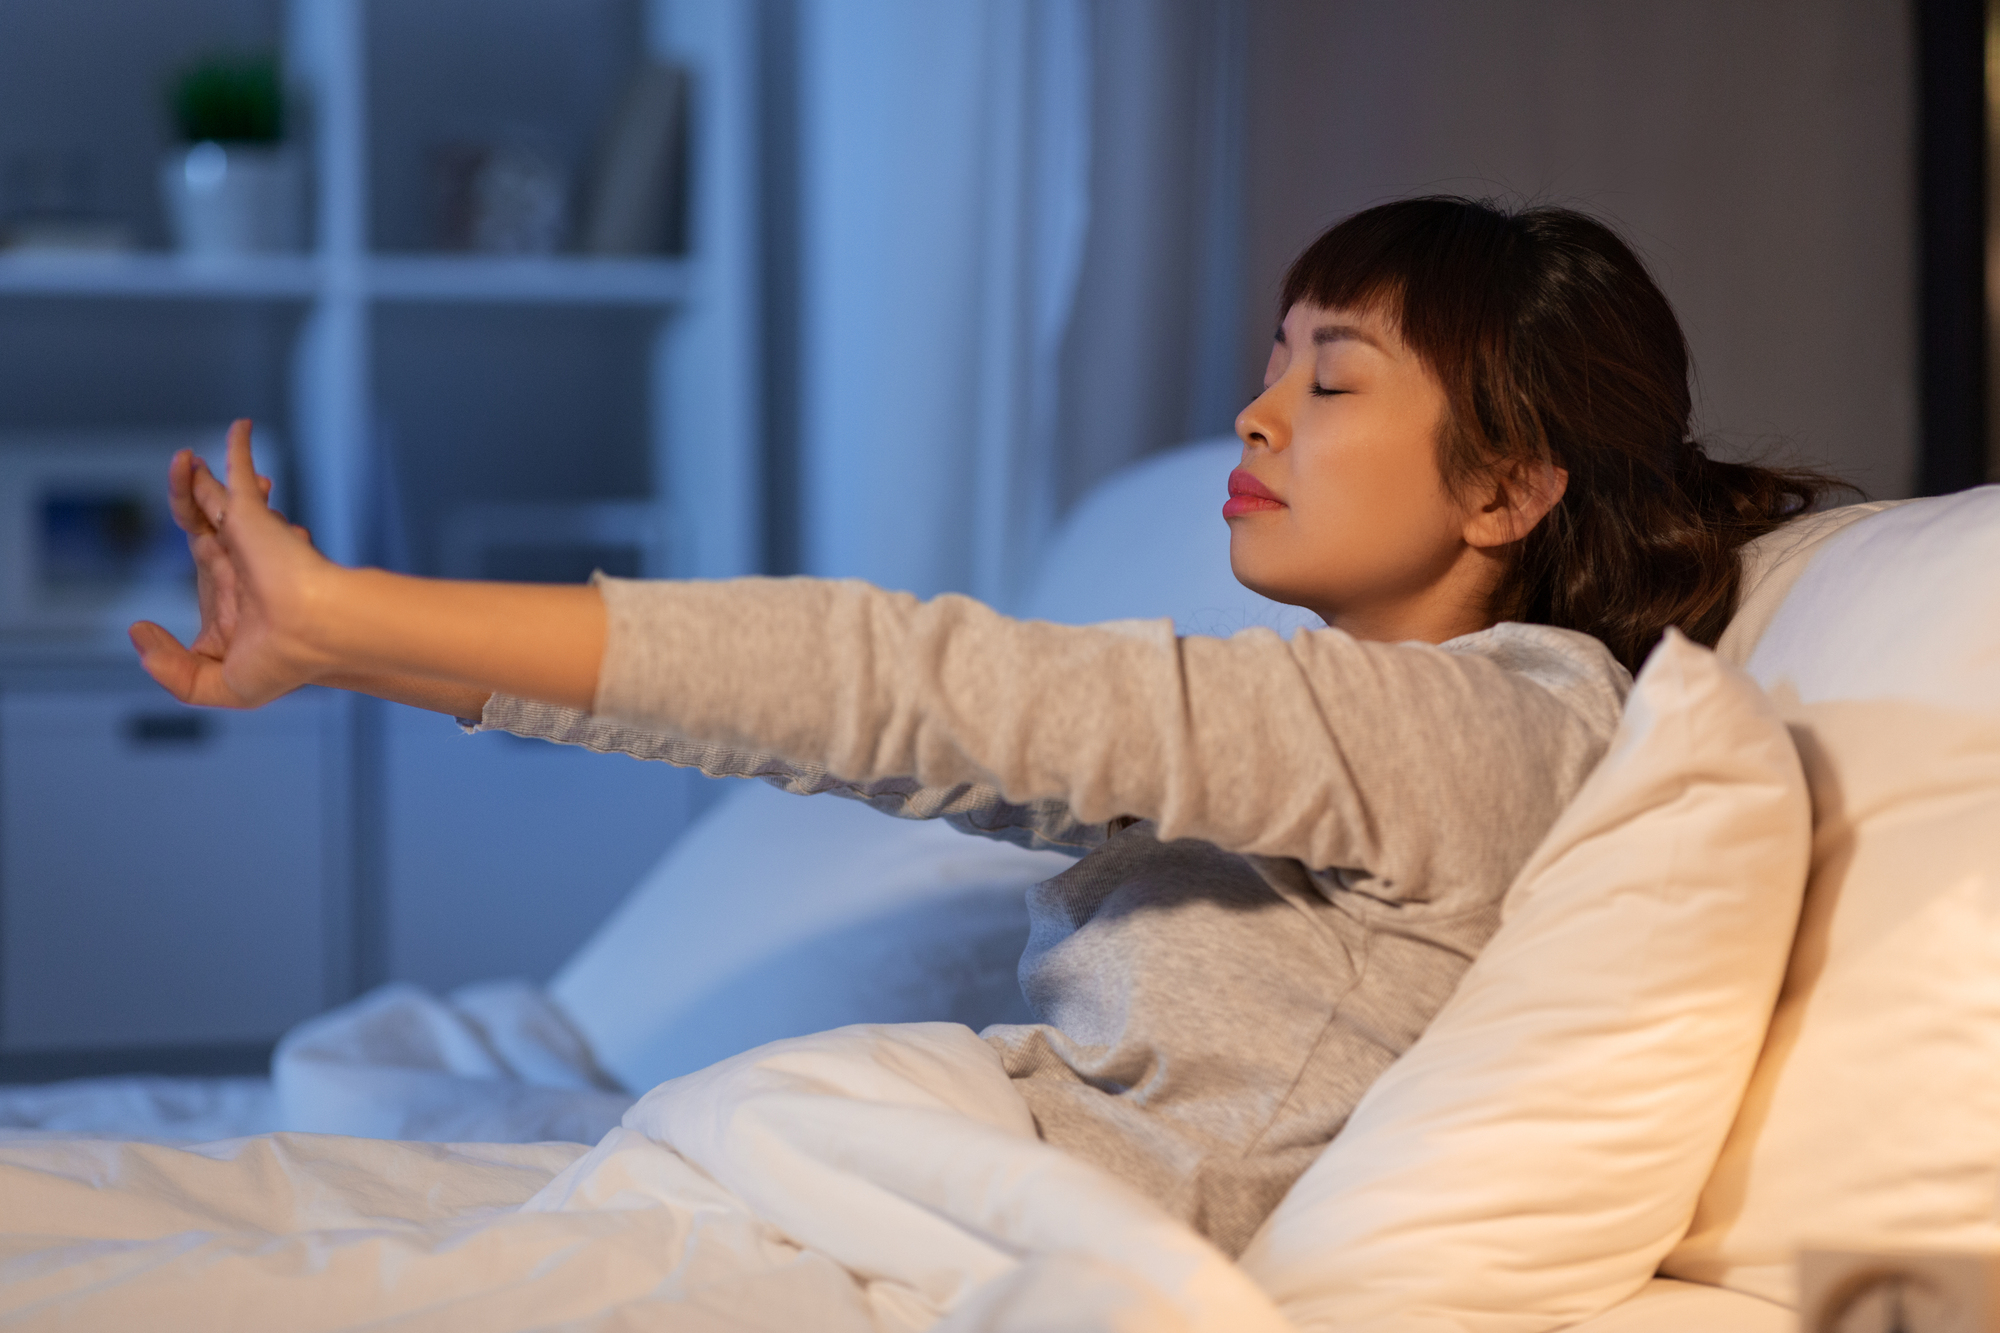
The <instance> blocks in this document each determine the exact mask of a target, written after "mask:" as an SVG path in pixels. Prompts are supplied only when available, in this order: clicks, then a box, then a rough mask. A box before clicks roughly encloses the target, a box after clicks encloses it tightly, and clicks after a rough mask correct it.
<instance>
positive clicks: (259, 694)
mask: <svg viewBox="0 0 2000 1333" xmlns="http://www.w3.org/2000/svg"><path fill="white" fill-rule="evenodd" d="M228 475H229V483H228V485H227V486H225V485H223V484H222V483H221V482H219V481H217V480H216V479H215V476H214V474H213V473H211V472H210V471H209V470H208V467H207V465H206V464H204V463H203V462H202V461H201V460H200V459H198V458H196V457H195V456H194V455H193V454H192V453H191V452H189V451H187V450H182V451H181V452H180V453H179V454H177V455H175V457H174V461H173V464H172V466H171V468H170V469H169V472H168V495H169V498H170V500H171V502H172V507H173V514H174V521H175V522H176V523H178V524H179V525H180V526H181V528H182V529H183V530H184V531H185V532H186V533H187V534H188V549H189V551H190V553H191V554H192V555H193V557H194V562H195V585H196V593H197V596H198V599H199V602H200V607H201V630H200V632H199V633H198V634H196V636H195V638H194V641H193V643H192V644H191V645H189V646H187V647H182V646H181V643H180V641H179V640H177V639H175V638H174V636H173V635H172V634H170V633H168V632H167V631H166V630H165V629H164V628H162V627H161V626H159V625H156V624H153V623H152V622H150V621H141V622H139V623H138V624H136V625H134V626H132V629H131V638H132V645H133V647H135V648H136V649H138V651H139V660H140V663H141V664H142V665H143V666H144V667H145V668H146V671H147V672H148V673H149V674H150V675H151V676H152V677H153V679H155V680H157V681H159V682H160V684H161V685H163V686H164V687H166V689H167V691H168V692H169V693H170V694H172V695H173V696H174V697H175V698H177V699H179V700H181V701H182V702H183V703H190V704H200V705H205V706H209V707H219V708H255V707H257V706H258V705H260V704H264V703H268V702H270V701H271V700H272V699H275V698H277V697H278V696H279V695H282V694H286V693H289V692H290V691H292V690H294V689H296V688H298V687H299V686H300V685H304V684H306V683H308V682H310V681H311V680H313V679H314V677H315V675H316V674H317V673H318V672H319V671H321V670H323V669H324V668H326V667H327V666H328V665H329V664H330V663H329V659H328V657H327V655H326V654H325V653H324V652H323V651H322V650H320V649H318V648H317V647H316V646H315V644H314V643H313V636H312V633H311V630H312V628H313V617H314V613H315V611H316V610H318V609H319V607H320V605H321V604H323V603H324V602H325V601H326V600H327V596H328V594H329V593H330V592H331V588H332V585H333V583H334V581H335V580H336V579H337V578H338V576H339V575H340V574H342V573H343V572H344V571H342V570H341V569H340V568H339V567H338V566H336V565H334V564H332V563H331V562H330V561H328V560H326V559H325V558H324V557H322V556H321V555H320V554H319V553H318V552H317V551H315V550H314V549H313V547H312V542H311V540H310V539H309V538H308V537H307V535H306V532H305V529H303V528H299V527H295V526H293V525H291V524H288V523H287V522H286V521H285V520H284V517H283V516H282V515H280V514H278V513H276V512H275V511H273V510H272V509H271V507H270V505H269V497H270V493H271V483H270V481H269V479H268V478H265V477H260V476H258V475H257V471H256V468H255V466H254V465H253V463H252V462H251V456H250V423H249V422H248V421H238V422H236V423H235V424H234V425H232V426H231V427H230V428H229V455H228Z"/></svg>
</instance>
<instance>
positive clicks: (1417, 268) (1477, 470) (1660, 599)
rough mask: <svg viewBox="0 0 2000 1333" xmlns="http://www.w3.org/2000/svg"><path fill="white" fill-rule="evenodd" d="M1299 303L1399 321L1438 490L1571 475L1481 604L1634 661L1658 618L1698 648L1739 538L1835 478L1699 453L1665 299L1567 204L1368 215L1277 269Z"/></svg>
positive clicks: (1727, 600)
mask: <svg viewBox="0 0 2000 1333" xmlns="http://www.w3.org/2000/svg"><path fill="white" fill-rule="evenodd" d="M1300 301H1306V302H1310V303H1312V304H1315V305H1321V306H1328V307H1343V306H1344V307H1348V308H1351V309H1352V308H1371V307H1372V308H1376V309H1380V310H1382V311H1383V312H1384V313H1385V314H1388V315H1391V316H1393V317H1394V318H1395V319H1396V321H1397V323H1398V325H1399V326H1400V329H1401V333H1402V337H1403V341H1404V342H1405V343H1406V344H1408V346H1409V347H1410V349H1411V350H1412V351H1413V352H1415V353H1416V355H1417V356H1418V357H1419V358H1420V359H1421V360H1422V361H1423V362H1424V364H1425V365H1426V366H1427V367H1428V368H1429V369H1430V370H1431V372H1432V373H1433V374H1435V375H1436V376H1437V378H1438V380H1439V382H1440V383H1441V384H1442V385H1443V387H1444V393H1445V401H1446V409H1445V420H1444V423H1443V425H1442V427H1441V429H1440V431H1439V439H1438V467H1439V471H1440V472H1441V473H1442V474H1443V477H1444V481H1445V485H1446V488H1447V490H1448V491H1449V492H1450V493H1451V494H1452V495H1453V496H1454V497H1458V498H1463V497H1464V495H1465V493H1466V491H1467V490H1468V489H1469V488H1470V487H1472V486H1474V485H1477V484H1479V483H1481V482H1482V481H1488V480H1492V479H1496V478H1498V479H1504V477H1505V475H1506V468H1507V465H1508V464H1509V463H1510V462H1518V461H1528V460H1533V461H1542V462H1549V463H1553V464H1555V465H1556V466H1558V467H1561V468H1564V469H1566V470H1567V471H1568V473H1569V489H1568V490H1567V491H1566V492H1565V493H1564V495H1563V497H1562V499H1561V501H1559V502H1558V503H1557V504H1556V506H1555V508H1553V509H1552V510H1550V511H1549V514H1548V516H1547V517H1545V518H1544V519H1543V520H1542V521H1541V523H1539V524H1538V525H1537V526H1536V527H1535V529H1534V531H1533V532H1531V533H1529V534H1528V536H1526V537H1525V538H1523V539H1522V540H1521V541H1520V543H1519V544H1518V546H1519V549H1518V550H1517V551H1516V553H1515V557H1514V559H1513V560H1512V561H1511V562H1510V564H1509V567H1508V570H1507V573H1506V574H1505V575H1504V576H1503V577H1502V579H1501V583H1500V586H1499V587H1498V589H1497V590H1496V591H1495V594H1494V599H1493V605H1492V606H1491V608H1490V610H1491V613H1492V614H1493V615H1495V616H1496V617H1497V618H1499V619H1504V620H1525V621H1532V622H1536V623H1540V624H1546V625H1558V626H1562V627H1564V628H1567V629H1576V630H1582V631H1583V632H1584V633H1586V634H1592V635H1595V636H1596V637H1597V638H1599V639H1601V640H1603V642H1604V643H1605V644H1606V645H1607V646H1609V647H1610V649H1611V651H1612V653H1613V654H1614V655H1616V656H1617V658H1618V660H1619V661H1621V662H1623V663H1625V665H1626V666H1628V667H1631V668H1632V669H1634V670H1636V669H1637V668H1638V665H1639V663H1640V662H1641V661H1642V660H1643V659H1644V658H1645V655H1646V654H1647V653H1648V652H1650V651H1651V650H1652V647H1653V645H1654V644H1655V643H1656V642H1658V640H1659V637H1660V635H1661V634H1662V633H1663V632H1664V631H1665V629H1666V627H1667V626H1669V625H1673V626H1677V627H1678V628H1679V629H1680V630H1681V631H1682V632H1683V633H1684V634H1686V635H1687V636H1688V637H1689V638H1691V639H1694V640H1696V641H1698V642H1700V643H1705V644H1710V645H1713V644H1714V643H1715V641H1716V638H1717V637H1718V636H1719V635H1720V634H1721V633H1722V630H1723V627H1724V626H1725V625H1726V624H1728V622H1729V617H1730V615H1731V613H1732V612H1733V610H1734V608H1735V604H1736V592H1737V582H1738V578H1739V570H1738V563H1737V554H1736V552H1737V548H1738V547H1740V546H1741V545H1743V543H1744V542H1746V541H1749V540H1750V539H1751V538H1753V537H1757V536H1760V535H1761V534H1763V533H1766V532H1769V531H1770V530H1771V529H1773V528H1775V527H1777V526H1778V525H1779V524H1780V523H1783V522H1784V521H1785V520H1786V519H1788V518H1791V517H1793V516H1795V515H1797V514H1800V513H1802V512H1804V511H1805V510H1807V509H1809V508H1810V507H1811V506H1812V505H1813V504H1814V503H1816V502H1817V501H1818V500H1819V499H1820V497H1821V496H1822V495H1824V494H1826V493H1827V492H1828V491H1829V490H1832V489H1835V488H1837V487H1839V486H1841V485H1842V483H1840V482H1839V481H1837V480H1836V479H1834V478H1832V477H1829V476H1826V475H1824V474H1822V473H1818V472H1812V471H1806V470H1803V469H1780V468H1768V467H1757V466H1753V465H1750V464H1744V463H1729V462H1724V461H1722V460H1720V459H1716V458H1711V457H1709V456H1708V453H1707V452H1706V451H1705V450H1704V449H1703V447H1702V445H1701V442H1700V441H1698V440H1696V439H1695V438H1694V437H1693V436H1692V435H1691V434H1690V433H1689V414H1690V412H1691V410H1692V407H1693V400H1692V395H1691V393H1690V390H1689V386H1688V348H1687V339H1686V337H1685V336H1684V335H1683V334H1682V333H1681V326H1680V322H1679V321H1678V320H1677V319H1675V318H1674V312H1673V307H1672V306H1671V305H1669V304H1668V302H1667V298H1666V296H1665V294H1664V293H1662V292H1661V291H1660V288H1659V285H1658V284H1657V283H1655V282H1654V281H1653V278H1652V275H1651V274H1649V273H1648V272H1647V271H1646V266H1645V264H1644V263H1643V262H1641V260H1640V259H1639V257H1638V255H1636V254H1634V253H1633V251H1632V248H1631V247H1630V246H1629V245H1627V244H1626V243H1625V242H1624V241H1623V240H1621V239H1620V238H1619V236H1618V235H1617V233H1616V232H1614V231H1612V230H1611V228H1610V227H1608V226H1606V225H1605V224H1604V223H1602V222H1599V221H1598V220H1596V219H1595V218H1592V217H1588V216H1586V215H1585V214H1582V213H1579V212H1576V211H1575V210H1573V209H1568V208H1526V209H1521V210H1518V211H1510V210H1508V209H1505V208H1502V207H1500V206H1498V205H1496V204H1493V203H1491V202H1487V201H1481V200H1472V199H1460V198H1451V197H1443V196H1437V197H1430V198H1422V199H1406V200H1402V201H1400V202H1397V203H1390V204H1383V205H1381V206H1379V207H1376V208H1370V209H1367V210H1366V211H1364V212H1360V213H1356V214H1355V215H1354V216H1352V217H1350V218H1348V219H1346V220H1345V221H1343V222H1340V223H1338V224H1336V225H1335V226H1333V227H1332V228H1330V229H1329V230H1327V231H1326V232H1325V233H1324V234H1322V235H1321V236H1320V238H1319V239H1318V240H1316V241H1314V242H1313V243H1312V244H1311V245H1310V246H1308V247H1307V248H1306V251H1305V253H1304V254H1301V255H1300V256H1299V257H1298V259H1297V260H1295V261H1293V263H1292V267H1291V269H1290V271H1288V272H1287V273H1286V274H1285V281H1284V287H1283V289H1282V295H1281V297H1280V304H1279V317H1280V319H1282V318H1283V317H1284V315H1285V313H1286V312H1287V311H1289V310H1290V309H1291V308H1292V307H1293V306H1294V305H1295V304H1297V303H1298V302H1300Z"/></svg>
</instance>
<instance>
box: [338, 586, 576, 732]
mask: <svg viewBox="0 0 2000 1333" xmlns="http://www.w3.org/2000/svg"><path fill="white" fill-rule="evenodd" d="M302 611H303V619H304V621H305V623H306V625H307V626H308V627H309V629H308V633H309V637H310V641H311V643H312V646H313V648H314V650H315V651H316V653H317V655H318V656H319V658H320V660H321V666H320V669H319V670H318V671H317V672H316V673H315V675H314V679H315V680H317V681H319V682H320V683H323V684H328V685H333V686H336V687H339V688H349V689H352V688H359V689H362V690H363V691H365V692H367V693H370V694H379V695H381V697H384V698H391V699H397V700H398V701H400V702H406V703H413V704H416V705H417V706H418V707H423V708H435V709H436V710H437V711H439V712H451V713H454V714H456V715H458V716H472V715H474V714H476V713H477V712H478V709H479V706H480V705H482V704H484V702H485V700H486V698H487V696H488V695H490V694H492V693H494V692H505V693H508V694H515V695H520V696H522V697H524V698H529V699H540V700H544V701H546V702H549V703H555V704H562V705H564V706H566V707H570V708H583V709H587V708H589V707H590V706H591V703H592V700H593V697H594V696H595V694H596V691H597V673H598V666H599V664H600V663H601V661H602V660H603V657H604V627H605V619H604V604H603V602H602V600H601V599H600V598H599V597H598V594H597V590H596V589H595V588H591V587H587V586H555V585H543V584H522V583H471V582H460V581H455V580H447V579H422V578H413V577H410V576H408V575H403V574H391V573H387V572H385V571H382V570H375V569H355V570H348V569H337V570H331V571H329V576H328V577H327V578H325V579H323V580H321V581H320V583H319V584H318V586H316V587H315V588H314V589H312V591H311V594H310V597H309V599H308V601H307V603H306V605H305V606H304V607H303V608H302ZM378 687H379V688H378ZM461 709H465V710H466V711H464V712H461V711H460V710H461Z"/></svg>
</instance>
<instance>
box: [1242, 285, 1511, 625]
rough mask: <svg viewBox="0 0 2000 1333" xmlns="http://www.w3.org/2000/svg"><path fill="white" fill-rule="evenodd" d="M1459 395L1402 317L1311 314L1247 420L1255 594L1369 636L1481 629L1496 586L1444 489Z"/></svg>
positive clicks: (1274, 362) (1302, 309) (1248, 521)
mask: <svg viewBox="0 0 2000 1333" xmlns="http://www.w3.org/2000/svg"><path fill="white" fill-rule="evenodd" d="M1444 412H1445V397H1444V390H1443V387H1442V386H1441V385H1440V384H1439V383H1438V381H1437V379H1436V377H1435V376H1433V375H1432V374H1431V372H1430V371H1429V369H1428V368H1426V367H1425V366H1424V365H1423V363H1422V362H1420V361H1419V360H1418V359H1417V357H1416V355H1415V354H1414V353H1413V352H1411V351H1410V349H1409V348H1408V347H1407V346H1405V345H1404V343H1403V340H1402V338H1401V337H1400V336H1399V334H1398V332H1397V329H1396V325H1395V322H1394V320H1393V319H1391V318H1388V317H1386V316H1384V315H1383V314H1381V313H1380V312H1377V311H1373V310H1348V309H1340V310H1329V309H1325V308H1323V307H1319V306H1311V305H1304V304H1301V305H1296V306H1293V307H1292V309H1291V310H1290V311H1289V312H1287V314H1286V316H1285V322H1284V325H1283V326H1282V327H1281V328H1280V330H1279V332H1278V337H1277V341H1276V343H1275V344H1274V345H1273V346H1272V348H1271V361H1270V365H1269V367H1268V368H1267V369H1266V370H1265V372H1264V392H1263V393H1262V394H1260V395H1258V397H1257V400H1256V401H1255V402H1253V403H1251V404H1250V406H1248V407H1246V408H1244V409H1243V412H1242V413H1241V415H1239V416H1238V417H1237V418H1236V433H1237V434H1238V435H1239V436H1241V437H1242V439H1243V463H1242V466H1240V467H1239V468H1237V470H1236V471H1235V472H1233V473H1231V474H1230V478H1229V492H1230V497H1229V502H1228V504H1227V505H1225V506H1224V507H1223V511H1222V512H1223V516H1224V517H1225V518H1226V519H1227V520H1228V521H1229V563H1230V566H1231V568H1232V569H1234V571H1235V573H1236V577H1237V579H1238V580H1240V581H1241V582H1242V583H1243V584H1244V585H1245V586H1246V587H1249V588H1251V589H1253V590H1254V591H1256V592H1260V593H1262V594H1264V595H1265V596H1266V597H1271V598H1274V599H1276V600H1278V601H1281V602H1289V603H1291V604H1293V605H1296V606H1303V607H1305V608H1307V609H1308V610H1311V611H1313V612H1315V613H1317V614H1318V615H1319V616H1320V617H1321V618H1323V619H1324V620H1325V621H1326V622H1327V623H1328V624H1329V625H1333V626H1336V627H1338V628H1341V629H1346V630H1349V631H1350V632H1352V633H1354V634H1356V635H1358V636H1360V637H1363V638H1378V639H1411V638H1422V639H1429V640H1431V641H1433V642H1438V641H1441V640H1442V639H1444V638H1450V637H1453V636H1454V635H1456V634H1462V633H1468V632H1470V631H1471V630H1475V629H1479V628H1482V627H1483V626H1484V625H1485V623H1486V619H1485V616H1484V610H1485V598H1486V593H1487V592H1488V591H1489V590H1490V587H1491V581H1490V580H1491V573H1492V571H1491V570H1490V569H1489V568H1487V564H1488V562H1487V561H1486V560H1484V559H1479V558H1477V557H1480V556H1483V555H1484V552H1482V551H1479V550H1477V549H1475V548H1472V547H1470V546H1469V545H1468V542H1467V540H1466V528H1467V519H1468V515H1467V513H1466V511H1465V509H1464V507H1463V506H1461V505H1460V504H1459V503H1457V502H1456V501H1454V500H1453V499H1452V498H1451V497H1450V496H1449V495H1447V494H1446V492H1445V487H1444V481H1443V477H1442V476H1441V474H1440V473H1439V471H1438V463H1437V436H1438V427H1439V425H1440V423H1441V422H1442V421H1443V419H1444Z"/></svg>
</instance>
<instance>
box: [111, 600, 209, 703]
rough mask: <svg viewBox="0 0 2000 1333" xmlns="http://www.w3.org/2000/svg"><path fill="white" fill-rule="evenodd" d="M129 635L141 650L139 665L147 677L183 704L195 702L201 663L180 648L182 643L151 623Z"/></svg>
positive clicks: (145, 622)
mask: <svg viewBox="0 0 2000 1333" xmlns="http://www.w3.org/2000/svg"><path fill="white" fill-rule="evenodd" d="M126 634H127V635H128V637H130V638H131V640H132V646H133V647H134V648H135V649H137V650H138V653H139V665H140V666H142V667H144V668H145V669H146V674H147V675H149V676H151V677H152V678H153V679H154V680H156V681H158V682H159V683H160V685H161V686H162V687H163V688H165V690H166V692H167V693H168V694H171V695H173V696H174V698H176V699H179V700H180V701H181V702H182V703H193V702H194V701H195V698H194V695H195V687H196V683H197V682H198V681H199V679H200V676H201V664H200V662H199V661H198V660H196V658H195V655H194V654H193V653H191V652H189V651H188V650H187V649H185V648H183V647H181V643H180V640H179V639H176V638H175V637H174V636H173V635H172V634H170V633H168V632H167V631H166V629H165V628H163V627H162V626H159V625H155V624H154V623H153V622H152V621H150V620H142V621H140V622H138V623H137V624H136V625H134V626H132V628H131V629H129V630H127V631H126Z"/></svg>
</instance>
